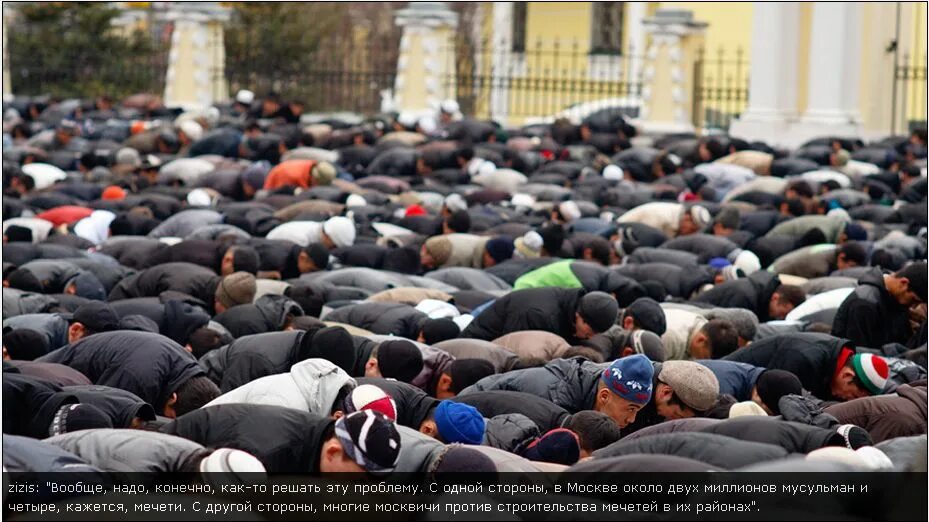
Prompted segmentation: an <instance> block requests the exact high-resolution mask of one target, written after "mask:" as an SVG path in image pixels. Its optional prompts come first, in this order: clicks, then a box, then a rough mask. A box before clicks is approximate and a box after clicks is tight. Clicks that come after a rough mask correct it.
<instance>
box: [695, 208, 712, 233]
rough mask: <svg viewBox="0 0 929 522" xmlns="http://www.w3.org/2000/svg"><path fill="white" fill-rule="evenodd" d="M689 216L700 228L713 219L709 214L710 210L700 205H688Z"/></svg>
mask: <svg viewBox="0 0 929 522" xmlns="http://www.w3.org/2000/svg"><path fill="white" fill-rule="evenodd" d="M690 217H691V218H693V220H694V223H696V224H697V226H698V227H700V228H703V227H705V226H707V225H709V224H710V221H712V220H713V217H712V216H710V211H709V210H707V209H705V208H704V207H701V206H700V205H694V206H692V207H690Z"/></svg>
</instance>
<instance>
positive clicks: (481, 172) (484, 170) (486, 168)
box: [477, 161, 497, 176]
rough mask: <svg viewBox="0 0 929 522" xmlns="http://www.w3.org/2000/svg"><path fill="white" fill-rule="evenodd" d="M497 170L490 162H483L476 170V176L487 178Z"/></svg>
mask: <svg viewBox="0 0 929 522" xmlns="http://www.w3.org/2000/svg"><path fill="white" fill-rule="evenodd" d="M496 170H497V166H496V165H494V162H492V161H485V162H484V163H481V166H480V167H479V168H478V169H477V175H478V176H489V175H491V174H493V173H494V172H495V171H496Z"/></svg>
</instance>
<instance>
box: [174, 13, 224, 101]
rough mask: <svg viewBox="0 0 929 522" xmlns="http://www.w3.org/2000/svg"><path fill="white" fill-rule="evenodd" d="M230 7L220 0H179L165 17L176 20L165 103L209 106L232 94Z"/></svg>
mask: <svg viewBox="0 0 929 522" xmlns="http://www.w3.org/2000/svg"><path fill="white" fill-rule="evenodd" d="M229 16H230V15H229V11H228V10H227V9H226V8H224V7H221V6H220V5H219V2H189V3H184V2H178V3H176V4H174V5H173V6H172V8H171V10H169V11H168V12H166V13H164V14H163V15H162V17H163V18H164V19H165V20H168V21H171V22H174V30H173V31H172V34H171V51H170V53H169V55H168V71H167V74H166V75H165V95H164V100H165V105H166V106H168V107H183V108H185V109H197V108H205V107H209V106H211V105H213V103H215V102H218V101H225V100H226V99H227V98H228V97H229V92H228V87H227V85H226V71H225V66H226V55H225V44H224V42H223V23H224V22H225V21H227V20H228V19H229Z"/></svg>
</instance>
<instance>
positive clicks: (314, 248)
mask: <svg viewBox="0 0 929 522" xmlns="http://www.w3.org/2000/svg"><path fill="white" fill-rule="evenodd" d="M304 251H306V255H308V256H310V259H312V260H313V264H314V265H316V268H318V269H319V270H325V269H326V268H328V267H329V250H327V249H326V247H324V246H323V245H321V244H320V243H313V244H312V245H309V246H307V247H306V248H304Z"/></svg>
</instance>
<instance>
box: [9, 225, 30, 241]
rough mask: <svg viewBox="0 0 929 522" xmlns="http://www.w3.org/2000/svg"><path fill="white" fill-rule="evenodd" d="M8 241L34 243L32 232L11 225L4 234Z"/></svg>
mask: <svg viewBox="0 0 929 522" xmlns="http://www.w3.org/2000/svg"><path fill="white" fill-rule="evenodd" d="M3 235H4V236H6V238H7V240H8V241H9V242H11V243H13V242H16V241H26V242H32V230H31V229H29V228H26V227H21V226H19V225H10V226H8V227H6V230H5V231H4V232H3Z"/></svg>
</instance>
